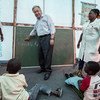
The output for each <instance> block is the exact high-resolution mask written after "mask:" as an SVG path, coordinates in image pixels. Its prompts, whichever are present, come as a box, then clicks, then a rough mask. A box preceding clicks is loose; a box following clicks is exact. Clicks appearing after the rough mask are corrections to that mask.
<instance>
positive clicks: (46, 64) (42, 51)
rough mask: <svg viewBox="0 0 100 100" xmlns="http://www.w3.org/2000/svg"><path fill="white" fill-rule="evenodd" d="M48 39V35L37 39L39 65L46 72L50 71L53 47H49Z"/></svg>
mask: <svg viewBox="0 0 100 100" xmlns="http://www.w3.org/2000/svg"><path fill="white" fill-rule="evenodd" d="M50 37H51V36H50V34H49V35H45V36H40V37H39V51H38V52H39V65H40V67H41V69H44V70H46V71H52V70H51V63H52V54H53V46H51V45H50Z"/></svg>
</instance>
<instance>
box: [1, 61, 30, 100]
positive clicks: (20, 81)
mask: <svg viewBox="0 0 100 100" xmlns="http://www.w3.org/2000/svg"><path fill="white" fill-rule="evenodd" d="M11 65H12V66H11ZM13 68H14V69H13ZM19 70H20V64H18V62H17V61H16V59H12V60H11V61H9V62H8V64H7V71H8V73H5V74H3V75H2V76H0V99H2V100H28V98H29V94H28V92H27V91H26V90H25V89H24V87H27V83H26V80H25V76H24V75H23V74H19V73H18V71H19Z"/></svg>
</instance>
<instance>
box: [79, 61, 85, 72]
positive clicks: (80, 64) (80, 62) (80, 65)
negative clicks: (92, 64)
mask: <svg viewBox="0 0 100 100" xmlns="http://www.w3.org/2000/svg"><path fill="white" fill-rule="evenodd" d="M84 63H85V62H84V61H83V60H81V59H80V60H79V67H78V70H82V69H83V66H84Z"/></svg>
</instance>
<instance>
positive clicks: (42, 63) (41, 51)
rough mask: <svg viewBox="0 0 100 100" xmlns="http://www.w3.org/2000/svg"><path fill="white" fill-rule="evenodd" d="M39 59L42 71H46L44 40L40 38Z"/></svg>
mask: <svg viewBox="0 0 100 100" xmlns="http://www.w3.org/2000/svg"><path fill="white" fill-rule="evenodd" d="M38 59H39V65H40V67H41V70H45V59H44V54H43V50H42V38H39V47H38Z"/></svg>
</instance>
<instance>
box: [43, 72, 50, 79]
mask: <svg viewBox="0 0 100 100" xmlns="http://www.w3.org/2000/svg"><path fill="white" fill-rule="evenodd" d="M50 75H51V72H46V73H45V74H44V80H48V79H49V77H50Z"/></svg>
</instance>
